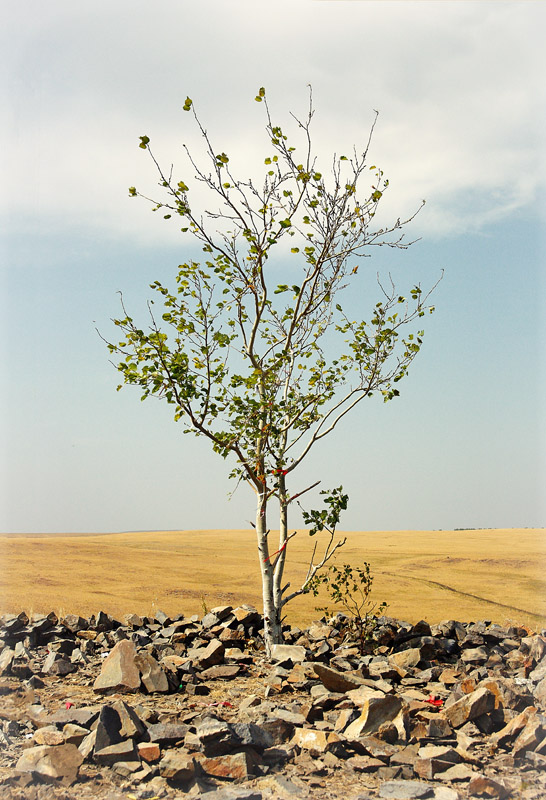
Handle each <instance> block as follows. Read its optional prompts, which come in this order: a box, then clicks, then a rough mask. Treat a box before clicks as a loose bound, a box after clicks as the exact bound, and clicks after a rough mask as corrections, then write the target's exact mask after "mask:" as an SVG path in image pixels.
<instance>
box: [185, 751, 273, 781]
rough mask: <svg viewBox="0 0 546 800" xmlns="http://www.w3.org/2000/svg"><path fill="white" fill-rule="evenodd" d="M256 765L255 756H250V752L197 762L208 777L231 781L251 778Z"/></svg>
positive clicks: (257, 761) (229, 754) (256, 759)
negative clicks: (229, 779) (212, 776)
mask: <svg viewBox="0 0 546 800" xmlns="http://www.w3.org/2000/svg"><path fill="white" fill-rule="evenodd" d="M258 763H259V759H258V757H257V755H256V754H252V751H251V750H244V751H243V752H240V753H228V754H226V755H223V756H216V757H215V758H203V759H200V760H199V764H200V766H201V768H202V769H203V770H204V771H205V772H206V773H207V774H208V775H214V776H215V777H217V778H231V779H232V780H245V779H246V778H250V777H252V775H253V773H254V771H255V768H256V766H257V764H258Z"/></svg>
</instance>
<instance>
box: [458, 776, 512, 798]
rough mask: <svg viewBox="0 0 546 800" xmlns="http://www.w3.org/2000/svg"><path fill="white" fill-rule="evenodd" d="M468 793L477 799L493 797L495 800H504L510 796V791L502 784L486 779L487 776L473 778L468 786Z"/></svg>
mask: <svg viewBox="0 0 546 800" xmlns="http://www.w3.org/2000/svg"><path fill="white" fill-rule="evenodd" d="M468 792H469V794H471V795H475V796H476V797H485V798H488V797H492V798H495V800H503V798H505V797H508V795H509V794H510V791H509V790H508V789H507V788H506V787H505V786H504V785H503V784H502V783H499V782H498V781H494V780H493V779H492V778H486V777H485V775H477V776H476V777H475V778H472V780H471V781H470V783H469V784H468Z"/></svg>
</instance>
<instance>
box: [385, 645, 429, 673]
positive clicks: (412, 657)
mask: <svg viewBox="0 0 546 800" xmlns="http://www.w3.org/2000/svg"><path fill="white" fill-rule="evenodd" d="M422 658H423V657H422V655H421V648H420V647H410V648H409V649H408V650H400V651H399V652H398V653H393V654H392V655H391V656H389V663H391V664H394V666H395V667H400V668H402V669H404V670H408V669H411V668H412V667H416V666H417V664H418V663H419V662H420V661H421V660H422Z"/></svg>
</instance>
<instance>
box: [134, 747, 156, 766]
mask: <svg viewBox="0 0 546 800" xmlns="http://www.w3.org/2000/svg"><path fill="white" fill-rule="evenodd" d="M137 750H138V754H139V756H140V758H142V759H143V760H144V761H147V762H148V763H149V764H151V763H153V762H154V761H159V759H160V758H161V750H160V747H159V745H158V744H157V742H139V743H138V744H137Z"/></svg>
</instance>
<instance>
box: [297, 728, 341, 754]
mask: <svg viewBox="0 0 546 800" xmlns="http://www.w3.org/2000/svg"><path fill="white" fill-rule="evenodd" d="M339 742H341V739H340V737H339V736H338V735H337V734H336V733H332V732H329V731H321V730H317V729H315V728H296V730H295V731H294V736H293V738H292V743H293V744H295V745H297V746H298V747H300V748H301V749H302V750H308V751H309V753H310V754H311V756H313V757H317V756H320V755H322V754H324V753H327V752H330V751H332V750H333V749H335V746H336V745H337V744H338V743H339Z"/></svg>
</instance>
